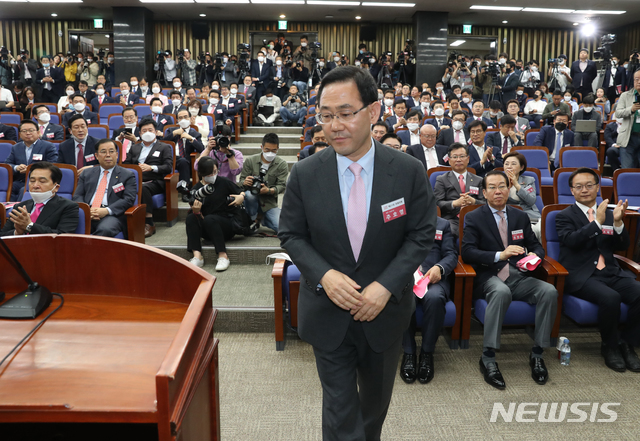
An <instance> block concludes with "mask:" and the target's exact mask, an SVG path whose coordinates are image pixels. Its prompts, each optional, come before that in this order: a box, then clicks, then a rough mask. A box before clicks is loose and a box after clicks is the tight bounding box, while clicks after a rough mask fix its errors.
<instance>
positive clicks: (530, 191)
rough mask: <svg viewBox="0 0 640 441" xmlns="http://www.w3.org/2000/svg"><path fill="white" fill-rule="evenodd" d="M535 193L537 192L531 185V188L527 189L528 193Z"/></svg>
mask: <svg viewBox="0 0 640 441" xmlns="http://www.w3.org/2000/svg"><path fill="white" fill-rule="evenodd" d="M534 191H535V190H534V188H533V187H532V186H530V185H529V186H528V187H527V193H533V192H534Z"/></svg>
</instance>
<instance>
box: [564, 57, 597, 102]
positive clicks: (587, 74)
mask: <svg viewBox="0 0 640 441" xmlns="http://www.w3.org/2000/svg"><path fill="white" fill-rule="evenodd" d="M569 75H570V76H571V80H572V81H571V82H572V83H573V87H575V88H576V89H578V88H580V82H581V81H582V87H587V88H589V90H591V83H592V82H593V80H595V79H596V76H597V75H598V68H597V67H596V63H595V61H591V60H588V61H587V68H586V69H585V70H584V72H582V71H581V70H580V60H576V61H574V62H573V63H572V64H571V72H570V73H569ZM583 98H584V97H583Z"/></svg>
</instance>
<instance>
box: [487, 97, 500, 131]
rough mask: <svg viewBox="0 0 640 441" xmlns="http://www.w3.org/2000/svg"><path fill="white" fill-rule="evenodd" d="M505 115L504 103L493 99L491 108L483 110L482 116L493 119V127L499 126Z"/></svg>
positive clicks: (490, 104)
mask: <svg viewBox="0 0 640 441" xmlns="http://www.w3.org/2000/svg"><path fill="white" fill-rule="evenodd" d="M503 116H504V113H502V103H501V102H500V101H497V100H493V101H491V102H490V103H489V110H485V111H484V112H482V118H484V119H489V120H491V124H493V127H498V121H500V118H502V117H503Z"/></svg>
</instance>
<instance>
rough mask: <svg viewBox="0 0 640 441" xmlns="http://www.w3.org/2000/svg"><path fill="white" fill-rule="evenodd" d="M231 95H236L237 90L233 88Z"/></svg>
mask: <svg viewBox="0 0 640 441" xmlns="http://www.w3.org/2000/svg"><path fill="white" fill-rule="evenodd" d="M230 92H231V95H235V94H236V93H238V89H236V88H235V87H234V88H233V89H231V90H230Z"/></svg>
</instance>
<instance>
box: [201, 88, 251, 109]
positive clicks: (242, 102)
mask: <svg viewBox="0 0 640 441" xmlns="http://www.w3.org/2000/svg"><path fill="white" fill-rule="evenodd" d="M207 96H208V95H207ZM229 97H230V98H233V99H234V100H236V101H237V102H238V112H241V111H242V109H244V108H246V107H247V99H246V98H245V96H244V95H240V94H238V83H235V82H234V83H231V84H229Z"/></svg>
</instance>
